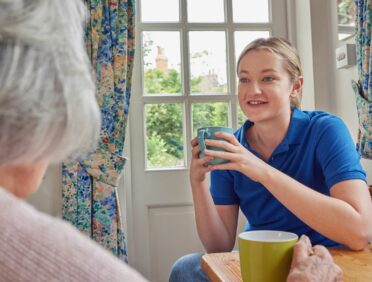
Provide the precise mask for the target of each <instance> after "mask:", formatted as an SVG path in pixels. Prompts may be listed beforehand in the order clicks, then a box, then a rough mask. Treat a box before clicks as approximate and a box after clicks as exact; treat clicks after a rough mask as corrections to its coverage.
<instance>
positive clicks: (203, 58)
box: [189, 31, 227, 94]
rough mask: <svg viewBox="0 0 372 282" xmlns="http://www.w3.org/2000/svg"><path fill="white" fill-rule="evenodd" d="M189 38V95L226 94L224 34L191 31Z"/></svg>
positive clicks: (220, 32) (221, 32)
mask: <svg viewBox="0 0 372 282" xmlns="http://www.w3.org/2000/svg"><path fill="white" fill-rule="evenodd" d="M189 37H190V72H191V93H193V94H212V93H213V94H220V93H226V92H227V79H226V40H225V32H223V31H191V32H190V36H189ZM206 38H208V40H206Z"/></svg>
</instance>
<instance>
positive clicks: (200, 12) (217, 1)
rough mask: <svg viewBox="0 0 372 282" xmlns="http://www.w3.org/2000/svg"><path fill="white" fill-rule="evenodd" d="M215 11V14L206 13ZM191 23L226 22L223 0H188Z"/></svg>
mask: <svg viewBox="0 0 372 282" xmlns="http://www.w3.org/2000/svg"><path fill="white" fill-rule="evenodd" d="M211 9H213V13H206V11H210V10H211ZM187 16H188V21H189V22H199V23H205V22H211V23H216V22H224V21H225V17H224V7H223V0H202V1H200V0H187Z"/></svg>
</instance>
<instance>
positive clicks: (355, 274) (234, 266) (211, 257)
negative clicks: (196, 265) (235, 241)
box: [201, 245, 372, 282]
mask: <svg viewBox="0 0 372 282" xmlns="http://www.w3.org/2000/svg"><path fill="white" fill-rule="evenodd" d="M328 250H329V251H330V252H331V254H332V256H333V259H334V261H335V263H337V264H338V265H339V266H340V267H341V269H342V271H343V275H344V282H369V281H372V245H369V247H368V248H366V249H365V250H363V251H359V252H355V251H350V250H347V249H340V248H329V249H328ZM201 266H202V268H203V270H204V272H205V273H206V274H207V275H208V277H209V278H210V279H211V281H212V282H215V281H226V282H241V281H242V277H241V273H240V262H239V253H238V252H231V253H215V254H206V255H204V256H203V257H202V259H201Z"/></svg>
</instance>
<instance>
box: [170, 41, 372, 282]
mask: <svg viewBox="0 0 372 282" xmlns="http://www.w3.org/2000/svg"><path fill="white" fill-rule="evenodd" d="M237 74H238V77H239V87H238V97H239V103H240V107H241V109H242V111H243V112H244V114H245V115H246V116H247V118H248V120H247V121H246V122H245V124H244V125H243V126H242V127H241V128H239V129H238V130H237V131H236V132H235V133H234V135H229V134H226V133H222V132H221V133H216V136H218V137H222V138H224V139H225V140H226V141H216V140H206V144H207V145H212V146H217V147H221V148H224V149H225V151H226V152H217V151H211V150H206V151H205V155H206V156H205V157H204V158H198V155H199V152H200V149H199V146H198V143H197V139H193V140H192V141H191V144H192V146H193V152H192V161H191V166H190V183H191V187H192V193H193V200H194V206H195V217H196V223H197V230H198V234H199V237H200V239H201V241H202V243H203V245H204V247H205V249H206V251H207V252H228V251H231V250H232V248H233V246H234V244H235V238H236V228H237V220H238V210H239V208H241V210H242V212H243V213H244V215H245V216H246V217H247V219H248V223H247V226H246V230H258V229H269V230H270V229H271V230H284V231H290V232H294V233H297V234H298V235H302V234H305V235H307V236H308V237H309V238H310V240H311V242H312V243H313V244H322V245H325V246H334V245H337V244H344V245H346V246H348V247H349V248H351V249H354V250H358V249H362V248H363V247H365V246H366V245H367V243H368V240H369V238H371V234H372V221H371V220H370V219H369V217H370V215H371V214H372V204H371V200H370V196H369V193H368V188H367V185H366V175H365V172H364V171H363V169H362V167H361V165H360V162H359V159H360V157H359V155H358V153H357V151H356V149H355V144H354V142H353V141H352V139H351V136H350V134H349V132H348V130H347V128H346V126H345V125H344V123H343V122H342V120H341V119H339V118H337V117H335V116H333V115H331V114H329V113H326V112H320V111H313V112H306V111H301V110H300V109H299V107H300V101H301V88H302V84H303V77H302V71H301V65H300V60H299V57H298V54H297V51H296V50H295V49H294V47H293V46H291V44H290V43H288V42H287V41H285V40H283V39H280V38H274V37H273V38H269V39H257V40H255V41H253V42H252V43H250V44H249V45H248V46H247V47H246V48H245V49H244V51H243V52H242V54H241V55H240V57H239V60H238V63H237ZM214 157H218V158H224V159H227V160H229V161H230V162H229V163H227V164H221V165H208V164H207V163H208V161H210V160H211V159H213V158H214ZM208 172H211V185H210V189H209V187H208V185H207V173H208ZM199 259H200V255H191V256H187V257H184V258H181V259H180V260H179V261H178V262H176V264H175V265H174V268H173V270H172V273H171V281H182V280H178V278H177V277H181V276H185V275H187V273H183V269H185V268H188V269H190V268H193V269H196V268H197V265H198V263H199ZM188 273H191V272H190V271H188ZM196 273H197V274H196V275H195V277H193V279H194V280H193V281H198V279H199V280H200V281H203V279H205V276H204V275H203V273H200V271H196ZM197 276H198V277H199V278H197ZM173 278H174V279H173ZM188 279H190V277H189V278H188ZM185 281H186V280H185ZM190 281H191V280H190Z"/></svg>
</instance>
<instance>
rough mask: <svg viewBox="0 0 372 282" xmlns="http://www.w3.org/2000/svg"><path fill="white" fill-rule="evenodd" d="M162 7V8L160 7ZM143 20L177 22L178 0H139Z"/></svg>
mask: <svg viewBox="0 0 372 282" xmlns="http://www.w3.org/2000/svg"><path fill="white" fill-rule="evenodd" d="M161 7H162V8H161ZM141 12H142V13H141V19H142V21H143V22H178V21H179V18H180V17H179V6H178V0H156V1H154V0H141Z"/></svg>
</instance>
